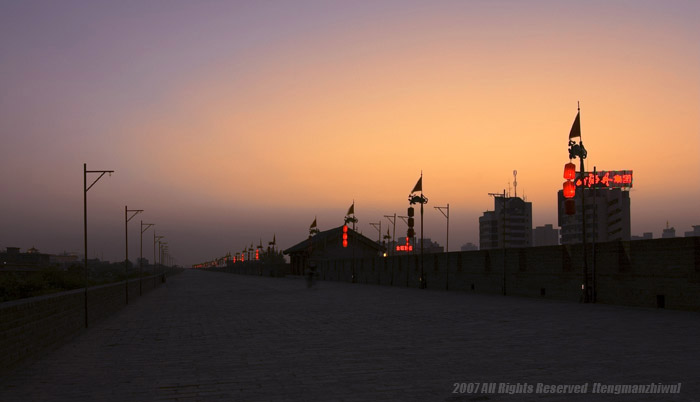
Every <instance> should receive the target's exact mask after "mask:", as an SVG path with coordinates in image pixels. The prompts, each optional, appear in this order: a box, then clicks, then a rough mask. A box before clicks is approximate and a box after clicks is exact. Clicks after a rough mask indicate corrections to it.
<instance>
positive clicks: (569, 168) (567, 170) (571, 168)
mask: <svg viewBox="0 0 700 402" xmlns="http://www.w3.org/2000/svg"><path fill="white" fill-rule="evenodd" d="M564 178H565V179H566V180H573V179H574V178H576V165H574V164H573V163H571V162H569V163H567V164H566V165H564Z"/></svg>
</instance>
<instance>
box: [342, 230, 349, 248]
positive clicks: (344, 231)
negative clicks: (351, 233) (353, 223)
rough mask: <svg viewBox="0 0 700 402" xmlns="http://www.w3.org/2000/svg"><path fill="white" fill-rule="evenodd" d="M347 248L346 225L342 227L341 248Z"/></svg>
mask: <svg viewBox="0 0 700 402" xmlns="http://www.w3.org/2000/svg"><path fill="white" fill-rule="evenodd" d="M347 246H348V225H343V247H347Z"/></svg>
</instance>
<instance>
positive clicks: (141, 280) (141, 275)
mask: <svg viewBox="0 0 700 402" xmlns="http://www.w3.org/2000/svg"><path fill="white" fill-rule="evenodd" d="M153 225H155V224H154V223H143V221H141V252H140V253H139V295H142V294H143V233H144V232H145V231H147V230H148V228H150V227H151V226H153ZM144 226H145V227H144ZM154 230H155V229H154Z"/></svg>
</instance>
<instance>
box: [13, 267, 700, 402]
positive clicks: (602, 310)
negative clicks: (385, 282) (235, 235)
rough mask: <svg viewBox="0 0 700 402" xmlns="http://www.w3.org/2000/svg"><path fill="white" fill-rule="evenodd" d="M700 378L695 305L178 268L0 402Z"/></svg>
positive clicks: (241, 397)
mask: <svg viewBox="0 0 700 402" xmlns="http://www.w3.org/2000/svg"><path fill="white" fill-rule="evenodd" d="M699 374H700V315H699V314H698V313H692V312H682V311H670V310H660V309H641V308H627V307H619V306H606V305H583V304H576V303H567V302H556V301H548V300H539V299H527V298H517V297H503V296H491V295H478V294H469V293H458V292H443V291H430V290H419V289H406V288H392V287H382V286H375V285H359V284H348V283H336V282H319V283H318V286H317V287H315V288H312V289H307V288H306V285H305V282H304V281H301V280H297V279H288V278H284V279H280V278H262V277H254V276H242V275H233V274H226V273H217V272H202V271H194V270H186V271H185V272H184V273H182V274H179V275H176V276H174V277H172V278H170V279H169V280H168V283H167V287H162V288H159V289H155V290H154V291H152V292H150V293H149V294H147V295H144V297H142V298H141V299H139V300H137V301H136V302H135V303H133V304H130V305H129V306H127V307H126V308H124V309H123V310H121V311H120V312H118V313H117V314H115V315H114V316H112V317H109V318H107V319H105V320H103V321H101V322H99V323H97V324H96V325H94V326H93V327H91V328H90V329H89V330H88V331H86V332H84V333H83V334H81V335H80V336H78V337H76V338H74V339H73V340H72V341H71V342H69V343H68V344H66V345H64V346H63V347H61V348H60V349H58V350H56V351H53V352H51V353H48V354H47V355H46V356H45V357H43V358H41V359H40V360H38V361H35V362H33V363H31V364H28V365H25V366H23V367H19V368H18V369H16V370H15V371H13V372H11V373H9V374H6V375H5V376H3V377H2V378H0V401H2V402H9V401H151V400H157V401H209V400H224V401H383V400H387V401H521V400H525V401H530V400H532V401H560V400H562V401H584V400H585V401H588V400H592V401H596V400H611V401H698V400H700V380H699ZM474 383H479V384H482V383H495V384H496V387H497V388H496V391H498V388H499V387H504V386H506V385H510V386H511V387H512V388H514V389H515V388H516V387H517V386H518V384H520V385H524V384H526V383H527V385H528V386H533V391H535V390H536V389H535V388H534V387H536V385H537V383H542V384H546V385H576V384H586V383H588V384H589V385H588V388H587V391H588V392H587V393H586V394H571V393H567V394H543V393H535V392H533V393H525V394H522V393H520V394H513V395H509V394H498V393H483V392H481V391H483V388H482V387H483V385H479V389H478V390H477V389H476V388H475V387H476V386H475V385H474ZM593 383H602V384H604V385H611V384H651V383H655V384H657V383H663V384H677V383H681V384H682V385H681V392H680V394H667V395H663V394H645V395H640V394H624V395H614V394H613V395H610V394H593V393H591V391H592V387H593ZM462 384H464V385H462ZM521 388H522V387H521ZM502 390H503V389H502ZM526 390H527V388H526Z"/></svg>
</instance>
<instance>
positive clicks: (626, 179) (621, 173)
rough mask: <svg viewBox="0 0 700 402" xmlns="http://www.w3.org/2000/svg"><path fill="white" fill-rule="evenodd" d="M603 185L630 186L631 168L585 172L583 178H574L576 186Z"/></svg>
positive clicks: (608, 186)
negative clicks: (594, 172)
mask: <svg viewBox="0 0 700 402" xmlns="http://www.w3.org/2000/svg"><path fill="white" fill-rule="evenodd" d="M582 186H583V187H588V188H591V187H598V188H600V187H603V188H632V171H631V170H611V171H608V172H606V171H602V172H596V174H595V175H594V174H593V172H586V174H585V175H584V176H583V178H581V177H579V178H578V179H576V187H582Z"/></svg>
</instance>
